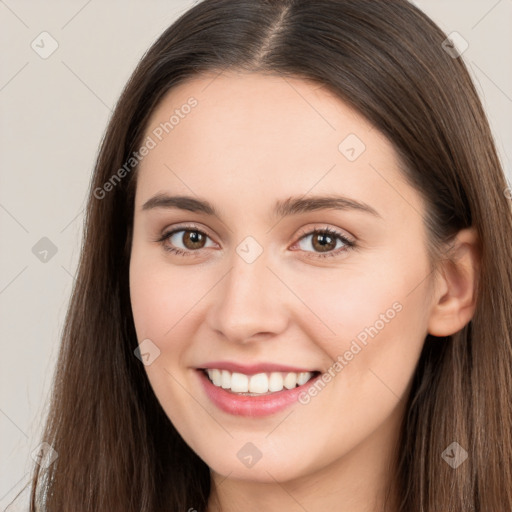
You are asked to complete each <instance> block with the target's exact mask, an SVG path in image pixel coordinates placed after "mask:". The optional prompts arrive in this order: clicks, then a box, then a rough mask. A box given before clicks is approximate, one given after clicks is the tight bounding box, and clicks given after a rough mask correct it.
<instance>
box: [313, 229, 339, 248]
mask: <svg viewBox="0 0 512 512" xmlns="http://www.w3.org/2000/svg"><path fill="white" fill-rule="evenodd" d="M311 242H312V245H313V247H314V248H315V249H316V250H318V251H319V252H326V251H332V250H333V249H334V248H336V238H334V237H333V236H331V235H328V234H325V233H315V234H314V235H313V238H312V239H311Z"/></svg>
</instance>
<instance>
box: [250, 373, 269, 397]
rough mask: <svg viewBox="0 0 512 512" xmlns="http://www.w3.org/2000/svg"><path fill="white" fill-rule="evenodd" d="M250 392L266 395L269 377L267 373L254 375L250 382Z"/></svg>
mask: <svg viewBox="0 0 512 512" xmlns="http://www.w3.org/2000/svg"><path fill="white" fill-rule="evenodd" d="M249 391H250V392H251V393H266V392H267V391H268V377H267V374H266V373H257V374H256V375H252V376H251V378H250V380H249Z"/></svg>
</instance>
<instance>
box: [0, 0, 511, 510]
mask: <svg viewBox="0 0 512 512" xmlns="http://www.w3.org/2000/svg"><path fill="white" fill-rule="evenodd" d="M193 3H194V2H193V1H192V0H189V1H184V0H183V1H181V0H167V1H161V0H160V1H156V0H153V1H152V2H143V1H142V0H137V1H133V0H132V1H127V0H123V1H120V0H119V1H114V0H108V1H105V0H103V1H100V0H89V1H82V2H78V1H69V0H68V1H60V2H57V1H46V2H44V3H42V2H41V3H39V2H35V1H32V2H29V1H21V0H6V1H2V0H0V17H1V18H0V34H1V35H0V37H1V43H2V66H1V70H0V108H1V125H0V130H1V135H0V144H1V146H0V157H1V162H2V172H1V175H0V179H1V182H0V233H1V237H2V238H1V240H2V243H1V247H2V251H1V256H0V257H1V260H0V308H1V312H2V316H1V326H0V329H1V335H2V341H1V349H2V352H1V353H2V357H1V358H0V383H1V387H0V509H1V510H4V508H5V507H6V506H7V505H8V503H9V502H10V500H11V499H12V498H13V497H14V496H15V495H16V494H17V492H18V491H19V490H20V489H21V488H22V487H23V485H24V483H26V482H27V480H28V477H29V470H30V467H31V463H32V461H31V459H30V454H31V452H32V451H33V450H34V449H35V448H36V446H38V444H39V435H40V431H41V427H42V423H43V414H44V412H45V411H46V407H47V402H48V394H49V390H50V383H51V377H52V374H53V370H54V367H55V360H56V356H57V352H58V346H59V337H60V334H61V331H62V326H63V321H64V315H65V312H66V308H67V303H68V300H69V297H70V293H71V286H72V283H73V280H74V274H75V271H76V266H77V262H78V256H79V247H80V240H81V236H82V221H83V209H84V206H85V196H86V191H87V188H88V185H89V180H90V176H91V172H92V168H93V164H94V160H95V157H96V153H97V149H98V144H99V142H100V140H101V137H102V135H103V132H104V130H105V127H106V125H107V122H108V119H109V116H110V114H111V109H112V108H113V106H114V104H115V102H116V101H117V98H118V96H119V94H120V92H121V90H122V87H123V86H124V84H125V82H126V81H127V79H128V77H129V76H130V74H131V72H132V71H133V69H134V67H135V65H136V64H137V62H138V60H139V58H140V57H141V56H142V54H143V52H144V51H145V50H146V49H147V48H148V47H149V46H150V44H151V43H152V42H153V41H154V40H155V39H156V38H157V37H158V36H159V35H160V33H161V32H162V31H163V30H164V29H165V28H166V27H168V26H169V25H170V24H171V23H172V22H173V21H174V20H175V19H176V18H177V16H178V15H180V14H181V13H182V12H184V11H185V10H186V9H188V8H189V7H190V6H192V5H193ZM414 3H416V5H418V6H419V7H420V8H422V9H423V10H424V11H425V12H426V13H427V14H428V15H430V16H431V17H432V18H433V19H434V21H436V22H437V23H438V24H439V25H440V27H441V28H442V29H443V30H444V31H445V32H446V33H447V34H449V33H451V32H452V31H457V32H459V33H460V34H461V35H462V36H463V38H464V39H465V40H467V42H468V43H469V48H468V49H467V51H466V52H465V53H464V54H463V58H464V60H465V61H466V62H467V63H468V64H469V65H470V71H471V72H472V74H473V77H474V79H475V83H476V86H477V88H478V90H479V92H480V95H481V97H482V100H483V102H484V106H485V108H486V109H487V112H488V115H489V119H490V122H491V126H492V128H493V131H494V134H495V138H496V143H497V146H498V151H499V152H500V156H501V158H502V161H503V164H504V166H505V169H506V172H507V175H508V179H509V181H510V182H512V164H511V162H512V148H511V145H510V142H511V141H512V123H511V119H512V58H511V56H510V51H511V49H512V32H511V30H510V27H511V26H512V0H499V1H496V0H419V1H416V2H414ZM43 31H46V32H48V33H49V34H51V36H52V37H53V38H54V39H55V40H56V41H57V43H58V48H57V50H56V51H55V52H54V53H53V54H52V55H50V56H49V57H48V58H46V59H43V58H41V57H40V56H39V54H38V53H36V51H34V50H33V49H32V47H31V43H32V41H34V40H35V43H34V44H37V43H38V41H39V45H40V46H42V44H43V43H41V42H40V37H39V35H40V34H41V32H43ZM45 41H46V42H45V43H44V45H45V48H46V49H48V48H49V44H50V43H49V40H48V39H46V40H45ZM42 50H43V49H42V48H41V51H42ZM43 237H48V238H49V239H50V240H51V241H52V242H53V244H55V246H56V247H57V253H56V254H55V255H54V256H53V257H52V258H50V259H49V260H48V261H47V262H46V263H44V262H42V261H40V260H39V259H38V258H37V257H36V256H35V255H34V254H33V252H32V247H33V246H34V245H35V244H36V243H37V242H38V241H39V240H40V239H41V238H43Z"/></svg>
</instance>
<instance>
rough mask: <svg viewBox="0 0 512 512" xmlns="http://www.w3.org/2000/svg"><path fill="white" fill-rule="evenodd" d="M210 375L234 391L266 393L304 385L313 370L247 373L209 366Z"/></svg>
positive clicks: (219, 384) (214, 382) (224, 386)
mask: <svg viewBox="0 0 512 512" xmlns="http://www.w3.org/2000/svg"><path fill="white" fill-rule="evenodd" d="M206 372H207V374H208V377H209V378H210V380H211V381H212V382H213V384H214V385H215V386H217V387H222V388H224V389H230V390H231V391H232V392H233V393H252V394H265V393H269V392H271V393H275V392H277V391H282V390H283V389H284V388H286V389H293V388H295V387H296V386H302V385H303V384H305V383H306V382H308V380H310V379H311V378H312V377H313V372H300V373H295V372H286V373H284V372H271V373H256V374H254V375H245V374H243V373H238V372H233V373H231V372H230V371H228V370H219V369H217V368H208V370H207V371H206Z"/></svg>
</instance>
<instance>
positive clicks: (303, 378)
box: [297, 372, 311, 386]
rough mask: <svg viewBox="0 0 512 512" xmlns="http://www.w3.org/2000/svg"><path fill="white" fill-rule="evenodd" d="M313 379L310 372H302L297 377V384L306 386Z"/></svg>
mask: <svg viewBox="0 0 512 512" xmlns="http://www.w3.org/2000/svg"><path fill="white" fill-rule="evenodd" d="M310 378H311V373H310V372H300V373H299V375H298V377H297V384H298V385H299V386H302V384H306V382H307V381H308V380H309V379H310Z"/></svg>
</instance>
